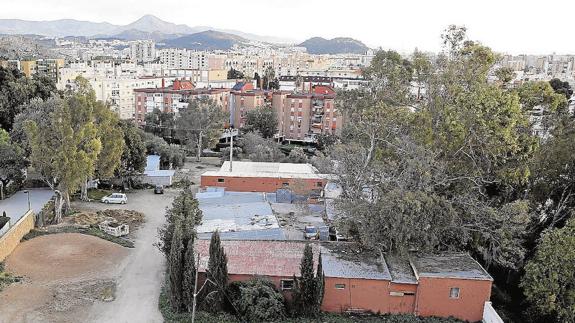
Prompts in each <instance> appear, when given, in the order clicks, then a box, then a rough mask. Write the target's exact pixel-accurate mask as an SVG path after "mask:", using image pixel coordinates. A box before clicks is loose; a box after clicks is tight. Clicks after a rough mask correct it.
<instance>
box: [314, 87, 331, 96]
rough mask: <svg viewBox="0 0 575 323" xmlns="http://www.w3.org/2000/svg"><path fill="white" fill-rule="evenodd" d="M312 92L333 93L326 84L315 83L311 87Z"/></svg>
mask: <svg viewBox="0 0 575 323" xmlns="http://www.w3.org/2000/svg"><path fill="white" fill-rule="evenodd" d="M313 93H315V94H335V91H334V90H333V89H332V88H331V87H330V86H327V85H315V86H314V87H313Z"/></svg>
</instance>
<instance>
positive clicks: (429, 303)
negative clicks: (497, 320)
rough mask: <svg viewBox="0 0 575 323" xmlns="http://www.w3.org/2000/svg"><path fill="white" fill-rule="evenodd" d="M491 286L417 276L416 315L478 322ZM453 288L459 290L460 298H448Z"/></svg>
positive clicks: (477, 281) (476, 282)
mask: <svg viewBox="0 0 575 323" xmlns="http://www.w3.org/2000/svg"><path fill="white" fill-rule="evenodd" d="M491 284H492V282H491V281H489V280H471V279H451V278H429V277H420V279H419V287H418V289H417V301H416V308H415V311H416V314H417V315H421V316H441V317H448V316H453V317H456V318H458V319H461V320H466V321H470V322H476V321H481V319H482V318H483V307H484V305H485V302H487V301H489V297H490V296H491ZM454 287H457V288H459V298H450V297H449V292H450V290H451V288H454Z"/></svg>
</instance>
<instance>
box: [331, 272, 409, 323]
mask: <svg viewBox="0 0 575 323" xmlns="http://www.w3.org/2000/svg"><path fill="white" fill-rule="evenodd" d="M336 285H338V287H339V288H336ZM342 285H343V288H342ZM416 290H417V285H412V284H395V283H392V282H390V281H387V280H367V279H349V278H334V277H326V278H325V293H324V298H323V303H322V307H321V308H322V310H323V311H326V312H344V311H347V310H349V309H361V310H366V311H371V312H373V313H378V312H379V313H396V314H399V313H413V309H414V304H415V293H416Z"/></svg>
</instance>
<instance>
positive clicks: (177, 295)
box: [168, 221, 185, 312]
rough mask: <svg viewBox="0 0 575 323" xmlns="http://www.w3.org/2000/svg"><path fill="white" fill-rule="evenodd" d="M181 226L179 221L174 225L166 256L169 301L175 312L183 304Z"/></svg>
mask: <svg viewBox="0 0 575 323" xmlns="http://www.w3.org/2000/svg"><path fill="white" fill-rule="evenodd" d="M182 235H183V232H182V227H181V224H180V221H178V222H177V223H176V225H175V226H174V232H173V235H172V241H171V243H170V254H169V256H168V272H169V276H168V277H169V282H170V303H171V305H172V308H173V310H174V311H176V312H180V311H181V310H182V309H183V308H184V306H183V290H182V281H183V275H184V251H185V249H184V243H183V239H182Z"/></svg>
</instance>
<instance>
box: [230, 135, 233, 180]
mask: <svg viewBox="0 0 575 323" xmlns="http://www.w3.org/2000/svg"><path fill="white" fill-rule="evenodd" d="M233 159H234V128H230V173H231V172H232V160H233Z"/></svg>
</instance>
